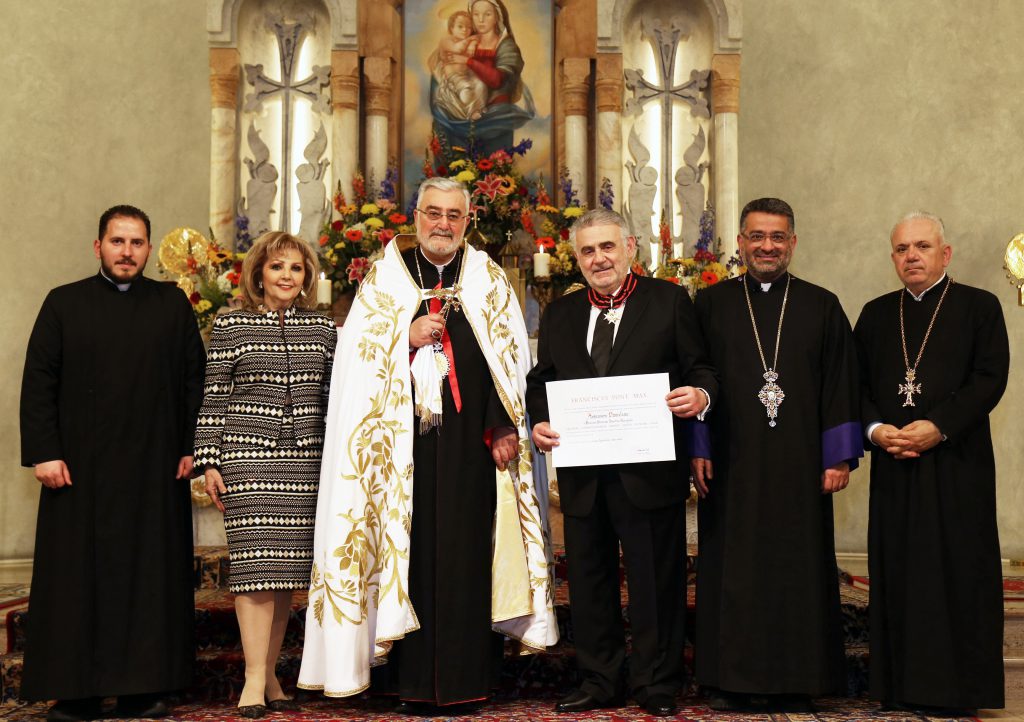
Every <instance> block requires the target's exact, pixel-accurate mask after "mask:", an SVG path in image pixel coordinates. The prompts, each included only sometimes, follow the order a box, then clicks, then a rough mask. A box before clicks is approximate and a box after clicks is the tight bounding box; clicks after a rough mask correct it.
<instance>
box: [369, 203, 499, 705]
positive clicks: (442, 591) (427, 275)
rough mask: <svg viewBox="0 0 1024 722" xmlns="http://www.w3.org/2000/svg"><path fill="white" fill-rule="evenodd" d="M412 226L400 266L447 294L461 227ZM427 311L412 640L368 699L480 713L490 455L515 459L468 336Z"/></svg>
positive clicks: (487, 623)
mask: <svg viewBox="0 0 1024 722" xmlns="http://www.w3.org/2000/svg"><path fill="white" fill-rule="evenodd" d="M425 192H426V193H429V195H425V196H424V203H423V205H424V207H428V206H429V207H431V208H432V207H433V206H432V205H431V204H433V203H434V202H435V200H436V202H437V203H442V202H448V201H450V200H452V199H454V204H455V206H456V207H457V206H458V205H460V202H461V201H462V199H463V196H462V192H461V190H453V191H443V192H442V191H439V190H437V189H428V190H427V191H425ZM428 201H429V203H428ZM439 208H440V206H439ZM441 210H442V211H444V213H453V212H452V211H451V210H450V209H448V208H446V207H445V208H441ZM453 215H454V213H453ZM417 216H418V217H417V219H416V220H417V233H418V235H419V239H420V243H419V244H417V245H415V246H413V247H412V248H409V249H407V250H405V251H403V253H402V260H403V261H404V262H405V265H406V268H407V269H408V271H409V275H410V277H411V278H412V280H413V282H415V283H417V284H419V285H420V287H421V288H428V289H430V288H437V287H441V288H450V287H452V286H454V285H455V284H456V282H457V280H458V279H459V276H460V271H461V265H462V262H463V256H464V254H465V251H464V250H457V249H459V247H460V246H461V240H462V238H461V233H457V232H455V230H456V229H457V228H459V227H460V226H465V224H466V216H465V215H464V214H462V216H461V218H460V219H459V220H457V221H454V222H453V221H449V220H446V219H445V218H444V214H442V216H441V218H440V219H439V220H436V221H435V220H432V219H429V218H427V217H426V215H425V211H422V210H418V211H417ZM446 233H450V234H451V235H450V236H447V237H446V235H445V234H446ZM439 283H440V286H438V284H439ZM434 306H435V308H430V309H428V308H427V303H426V302H425V303H423V304H421V305H420V308H419V309H417V311H416V313H415V314H414V316H413V319H414V320H413V324H412V327H411V329H410V333H409V338H410V344H411V345H412V346H414V347H419V346H421V345H424V343H430V344H433V343H434V341H436V340H437V339H435V338H434V337H433V336H431V335H430V334H431V332H432V331H435V330H439V331H442V330H443V331H444V332H445V334H444V336H443V338H442V339H441V340H442V341H443V342H444V343H445V345H446V346H447V348H448V349H450V352H451V355H452V358H451V361H453V363H451V367H450V368H449V372H448V375H447V376H446V377H445V379H444V381H443V385H442V389H441V401H442V408H443V412H442V418H443V423H442V424H441V425H439V426H435V427H433V428H431V429H430V430H429V431H427V432H426V433H417V434H416V436H415V437H414V440H413V464H414V468H415V477H414V483H413V500H412V506H413V517H412V529H411V532H410V554H409V598H410V600H411V601H412V605H413V608H414V609H415V610H416V617H417V619H418V620H419V622H420V628H419V629H418V630H416V631H413V632H409V633H408V634H406V636H405V637H404V638H403V639H401V640H398V641H396V642H395V644H394V647H393V648H392V650H391V654H390V655H389V663H388V664H387V665H385V666H382V667H380V668H378V669H379V672H378V673H377V676H376V677H375V689H377V690H378V691H393V692H395V693H397V694H398V696H399V698H400V699H401V700H404V701H405V702H406V703H409V702H411V703H417V702H419V703H425V704H427V705H429V706H431V707H432V706H444V705H451V704H458V703H464V702H477V701H481V700H484V699H486V698H487V697H488V696H489V695H490V693H491V690H492V688H494V687H496V686H497V682H498V674H499V673H500V668H501V659H502V651H503V643H504V640H503V637H502V636H501V635H499V634H497V633H496V632H493V631H491V544H490V539H491V534H492V524H493V518H494V517H493V509H494V506H495V503H496V498H497V496H496V491H495V486H494V466H495V463H496V461H498V457H496V456H495V455H494V454H498V453H505V454H506V457H505V459H504V461H506V462H507V461H509V460H511V458H512V457H513V456H515V454H516V453H517V452H516V450H515V449H514V448H513V447H507V446H506V444H505V442H507V441H511V440H513V439H516V436H515V434H514V433H512V432H514V430H515V427H514V426H513V424H512V421H511V420H510V419H509V417H508V414H507V413H506V412H505V410H504V408H503V407H502V404H501V401H500V400H499V399H498V394H497V391H496V390H495V386H494V381H493V380H492V379H491V373H490V371H489V370H488V366H487V361H486V359H485V358H484V355H483V352H482V351H481V350H480V344H479V343H478V342H477V339H476V336H475V334H474V331H473V328H472V327H471V326H470V324H469V321H468V320H467V319H466V316H465V314H464V313H463V311H462V309H461V308H455V307H451V308H449V309H448V311H447V315H446V320H444V321H442V317H441V308H440V306H441V304H440V302H439V301H435V302H434ZM428 310H429V311H430V313H429V314H428ZM439 335H440V334H439ZM452 369H454V371H453V370H452ZM456 399H458V400H457V401H456ZM415 403H416V399H415V398H414V404H415ZM498 435H500V436H501V438H502V439H504V440H505V442H500V443H501V446H502V452H499V451H498V448H497V446H495V448H494V453H493V454H492V448H491V445H494V443H495V442H498V441H499V440H498V438H497V437H498Z"/></svg>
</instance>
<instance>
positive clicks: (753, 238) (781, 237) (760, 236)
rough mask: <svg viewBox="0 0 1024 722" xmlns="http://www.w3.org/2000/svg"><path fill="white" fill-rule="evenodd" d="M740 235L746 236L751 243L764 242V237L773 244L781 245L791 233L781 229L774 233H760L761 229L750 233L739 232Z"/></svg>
mask: <svg viewBox="0 0 1024 722" xmlns="http://www.w3.org/2000/svg"><path fill="white" fill-rule="evenodd" d="M740 235H741V236H743V237H744V238H746V239H747V240H748V241H750V242H751V243H764V242H765V239H768V240H770V241H771V242H772V243H774V244H775V245H777V246H781V245H782V244H783V243H785V242H786V241H788V240H789V238H790V236H791V235H792V234H790V233H783V232H781V231H776V232H775V233H761V231H754V232H753V233H750V234H747V233H741V234H740Z"/></svg>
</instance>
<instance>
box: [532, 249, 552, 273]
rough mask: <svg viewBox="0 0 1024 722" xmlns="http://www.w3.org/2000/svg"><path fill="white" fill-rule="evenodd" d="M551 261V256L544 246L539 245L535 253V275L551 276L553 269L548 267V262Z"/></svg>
mask: <svg viewBox="0 0 1024 722" xmlns="http://www.w3.org/2000/svg"><path fill="white" fill-rule="evenodd" d="M550 261H551V256H549V255H548V254H547V252H546V251H545V250H544V246H537V252H536V253H534V254H533V275H534V277H538V276H550V275H551V270H550V269H549V268H548V263H549V262H550Z"/></svg>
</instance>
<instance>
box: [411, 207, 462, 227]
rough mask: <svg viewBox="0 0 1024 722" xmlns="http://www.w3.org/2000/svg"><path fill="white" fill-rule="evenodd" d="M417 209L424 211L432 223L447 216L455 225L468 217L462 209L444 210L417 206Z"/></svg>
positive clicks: (417, 210)
mask: <svg viewBox="0 0 1024 722" xmlns="http://www.w3.org/2000/svg"><path fill="white" fill-rule="evenodd" d="M415 210H416V212H417V213H422V214H423V215H425V216H426V217H427V219H428V220H429V221H430V222H431V223H440V221H441V219H442V218H446V219H448V222H449V223H451V224H453V225H454V224H456V223H458V222H459V221H461V220H462V219H463V218H466V215H465V214H464V213H462V212H460V211H446V212H442V211H439V210H437V209H436V208H426V209H424V208H417V209H415Z"/></svg>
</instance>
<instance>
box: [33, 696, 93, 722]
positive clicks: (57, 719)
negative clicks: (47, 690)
mask: <svg viewBox="0 0 1024 722" xmlns="http://www.w3.org/2000/svg"><path fill="white" fill-rule="evenodd" d="M102 715H103V700H102V699H100V698H99V697H86V698H84V699H64V700H59V701H58V702H57V703H56V704H55V705H53V706H52V707H50V709H49V710H47V712H46V719H47V722H79V720H90V719H97V718H98V717H101V716H102Z"/></svg>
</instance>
